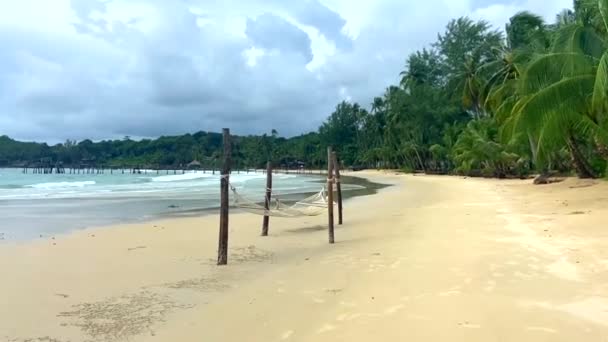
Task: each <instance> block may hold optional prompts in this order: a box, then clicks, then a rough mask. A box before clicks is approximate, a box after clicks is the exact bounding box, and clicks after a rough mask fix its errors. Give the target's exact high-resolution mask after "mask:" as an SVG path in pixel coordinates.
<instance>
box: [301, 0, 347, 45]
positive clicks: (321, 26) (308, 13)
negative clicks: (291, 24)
mask: <svg viewBox="0 0 608 342" xmlns="http://www.w3.org/2000/svg"><path fill="white" fill-rule="evenodd" d="M292 6H293V8H292V10H291V11H292V12H291V13H293V15H294V16H295V18H296V19H298V21H300V22H301V23H302V24H304V25H309V26H313V27H316V28H317V29H318V30H319V31H320V32H321V33H322V34H323V35H324V36H326V37H327V38H328V39H329V40H331V41H333V42H335V43H336V46H337V47H338V48H340V49H345V50H348V49H350V48H351V47H352V41H351V40H350V38H348V37H347V36H345V35H344V34H343V33H342V28H344V25H346V20H344V18H342V17H341V16H340V14H338V13H336V12H334V11H332V10H330V9H329V8H327V6H325V5H323V4H322V3H320V2H319V1H317V0H306V1H301V2H293V4H292Z"/></svg>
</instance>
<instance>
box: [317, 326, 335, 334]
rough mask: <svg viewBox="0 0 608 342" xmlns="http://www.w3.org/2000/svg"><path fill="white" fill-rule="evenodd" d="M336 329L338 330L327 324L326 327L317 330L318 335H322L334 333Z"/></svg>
mask: <svg viewBox="0 0 608 342" xmlns="http://www.w3.org/2000/svg"><path fill="white" fill-rule="evenodd" d="M334 329H336V327H335V326H333V325H331V324H325V325H324V326H322V327H321V328H320V329H319V330H317V333H318V334H322V333H325V332H328V331H332V330H334Z"/></svg>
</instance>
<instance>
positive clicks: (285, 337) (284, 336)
mask: <svg viewBox="0 0 608 342" xmlns="http://www.w3.org/2000/svg"><path fill="white" fill-rule="evenodd" d="M293 333H294V331H293V330H287V331H286V332H284V333H283V334H282V335H281V340H288V339H289V338H291V336H292V335H293Z"/></svg>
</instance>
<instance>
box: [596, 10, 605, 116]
mask: <svg viewBox="0 0 608 342" xmlns="http://www.w3.org/2000/svg"><path fill="white" fill-rule="evenodd" d="M607 1H608V0H607ZM592 106H593V113H594V114H596V115H601V114H604V113H605V112H606V110H607V109H608V51H606V52H605V53H604V56H603V57H602V59H601V60H600V64H599V66H598V68H597V74H596V78H595V86H594V87H593V99H592Z"/></svg>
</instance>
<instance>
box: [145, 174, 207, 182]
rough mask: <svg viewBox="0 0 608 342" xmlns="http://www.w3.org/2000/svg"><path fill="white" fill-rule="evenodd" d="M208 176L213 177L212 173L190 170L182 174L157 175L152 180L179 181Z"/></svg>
mask: <svg viewBox="0 0 608 342" xmlns="http://www.w3.org/2000/svg"><path fill="white" fill-rule="evenodd" d="M209 177H213V175H212V174H209V173H201V172H196V173H194V172H190V173H185V174H182V175H167V176H158V177H154V178H152V181H153V182H180V181H186V180H193V179H199V178H209Z"/></svg>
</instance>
